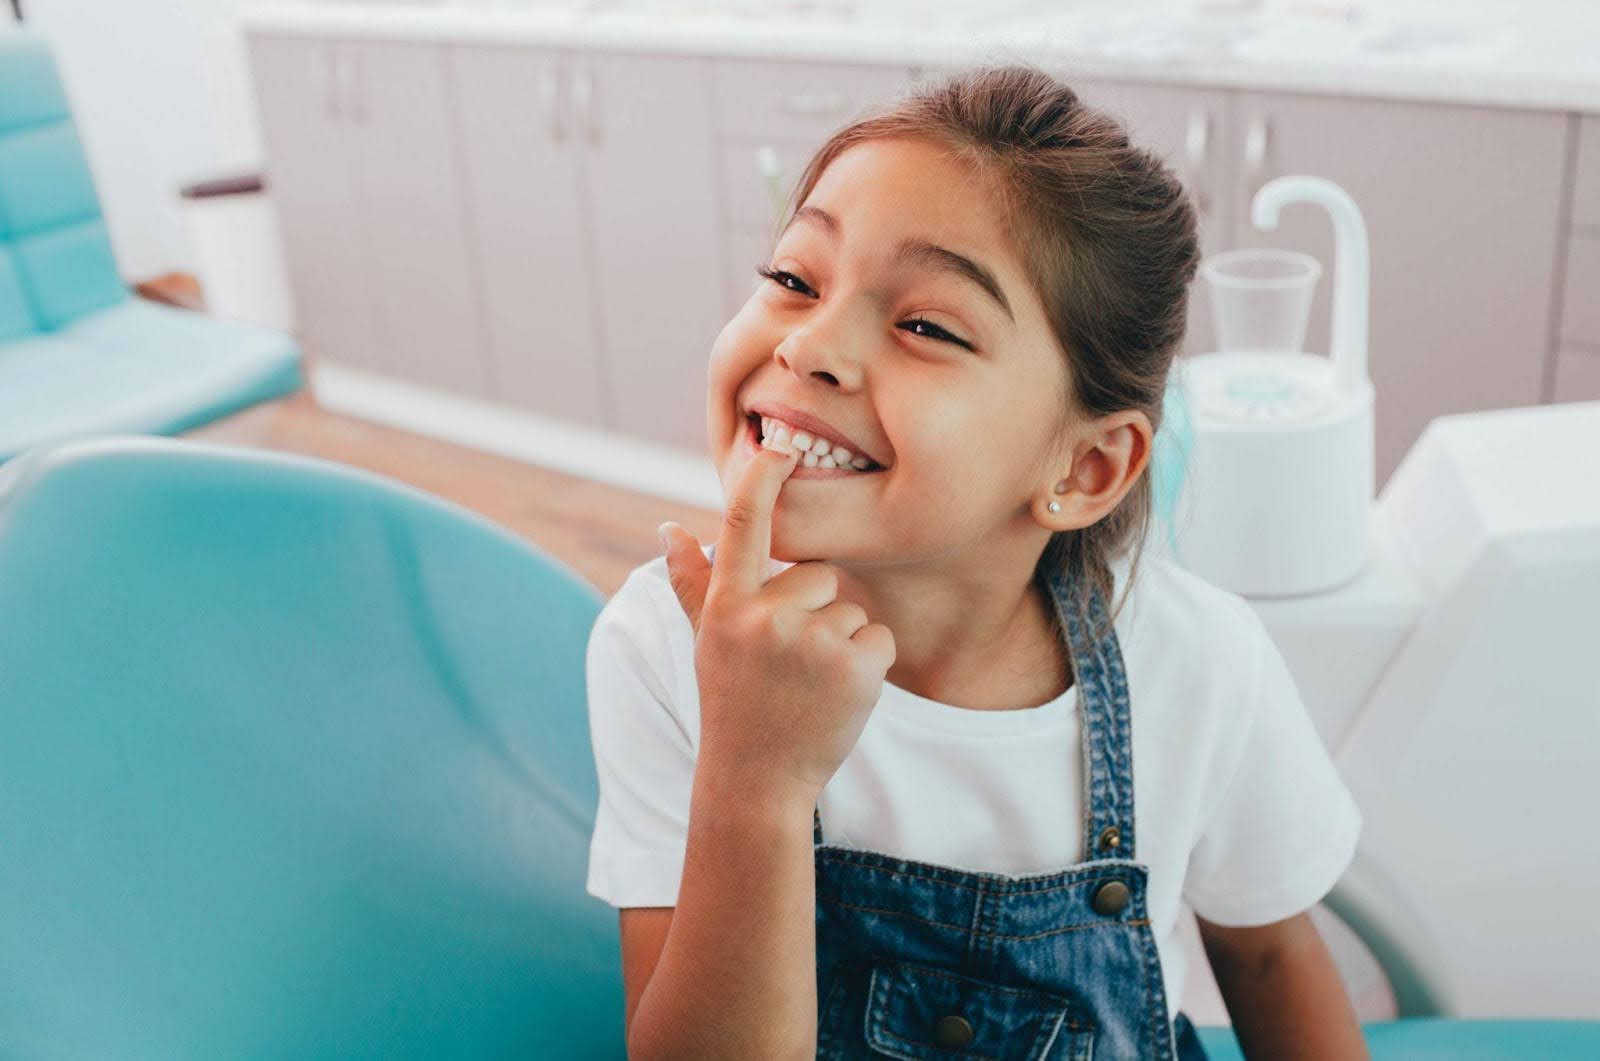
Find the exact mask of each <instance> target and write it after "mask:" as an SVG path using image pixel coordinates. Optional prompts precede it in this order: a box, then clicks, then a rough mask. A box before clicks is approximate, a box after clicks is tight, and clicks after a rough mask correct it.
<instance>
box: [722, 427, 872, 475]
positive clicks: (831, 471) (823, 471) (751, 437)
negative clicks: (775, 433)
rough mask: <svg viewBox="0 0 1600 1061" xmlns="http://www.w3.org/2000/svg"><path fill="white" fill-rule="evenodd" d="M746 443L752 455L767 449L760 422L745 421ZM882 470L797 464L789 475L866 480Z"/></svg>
mask: <svg viewBox="0 0 1600 1061" xmlns="http://www.w3.org/2000/svg"><path fill="white" fill-rule="evenodd" d="M744 441H745V448H746V449H748V450H749V451H750V452H751V453H760V452H761V451H762V450H763V449H765V448H766V447H765V446H763V445H762V444H761V423H760V421H756V420H748V419H747V420H745V422H744ZM882 470H883V469H882V468H877V469H874V470H873V471H870V472H858V471H855V470H854V469H845V468H807V467H806V466H805V465H804V464H798V463H797V464H796V465H795V466H794V471H792V472H790V473H789V478H790V479H865V478H866V477H867V476H869V475H875V474H877V473H878V472H880V471H882Z"/></svg>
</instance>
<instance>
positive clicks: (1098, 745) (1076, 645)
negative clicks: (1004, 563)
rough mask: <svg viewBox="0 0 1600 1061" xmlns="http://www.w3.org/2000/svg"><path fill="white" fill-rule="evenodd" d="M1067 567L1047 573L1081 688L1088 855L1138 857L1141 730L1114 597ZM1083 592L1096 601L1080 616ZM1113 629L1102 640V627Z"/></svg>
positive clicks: (1080, 729)
mask: <svg viewBox="0 0 1600 1061" xmlns="http://www.w3.org/2000/svg"><path fill="white" fill-rule="evenodd" d="M1074 581H1075V580H1069V579H1068V577H1067V576H1066V575H1065V574H1063V573H1061V572H1052V573H1051V574H1050V575H1049V576H1047V578H1046V583H1047V585H1048V588H1049V590H1050V597H1051V600H1052V601H1053V602H1054V603H1055V607H1056V615H1057V617H1058V618H1059V619H1060V628H1061V630H1062V631H1063V632H1064V634H1065V640H1066V642H1067V649H1068V651H1069V652H1070V653H1071V657H1072V675H1073V681H1074V682H1075V683H1076V684H1077V687H1078V732H1079V740H1080V742H1081V744H1082V749H1083V857H1084V859H1085V860H1089V859H1095V858H1129V859H1131V858H1133V857H1134V836H1133V730H1132V722H1131V719H1130V716H1129V708H1128V681H1127V674H1126V672H1125V671H1124V670H1123V665H1122V647H1121V645H1120V644H1119V643H1118V642H1117V632H1116V630H1115V629H1113V628H1111V627H1110V626H1109V625H1108V624H1107V622H1106V620H1107V610H1106V603H1105V600H1104V599H1103V597H1102V595H1101V593H1100V590H1099V589H1098V587H1096V586H1095V585H1094V583H1093V582H1092V581H1091V580H1089V579H1083V580H1081V582H1082V585H1081V587H1078V588H1077V589H1076V591H1075V587H1074V585H1073V582H1074ZM1078 592H1081V593H1083V594H1084V595H1085V596H1086V597H1087V600H1088V620H1089V621H1088V622H1087V623H1086V622H1085V621H1084V617H1083V616H1080V615H1079V609H1078V605H1077V602H1078ZM1099 629H1104V630H1105V633H1104V635H1103V636H1101V637H1099V638H1098V639H1097V638H1095V637H1094V633H1095V631H1096V630H1099Z"/></svg>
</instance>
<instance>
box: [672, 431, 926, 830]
mask: <svg viewBox="0 0 1600 1061" xmlns="http://www.w3.org/2000/svg"><path fill="white" fill-rule="evenodd" d="M798 463H799V455H798V454H797V453H795V452H793V451H789V452H779V451H776V450H767V449H763V450H761V451H760V452H759V453H757V454H756V455H755V456H754V458H753V459H752V460H751V461H750V463H749V465H748V466H747V467H746V468H745V471H744V474H743V475H742V476H741V477H740V479H739V482H738V484H737V485H736V486H735V488H734V490H733V494H732V496H731V497H729V499H728V505H727V510H726V512H725V513H724V516H723V522H722V536H721V537H720V538H718V539H717V548H716V554H715V555H716V563H715V564H711V563H708V562H707V560H706V557H705V554H704V553H703V552H702V551H701V548H700V543H699V542H698V541H696V540H695V538H694V536H693V535H692V534H690V533H689V532H688V531H686V530H684V529H683V528H682V527H679V526H678V525H677V524H675V523H670V522H669V523H664V524H662V527H661V530H662V533H663V536H664V537H666V538H667V543H668V544H667V570H668V572H669V573H670V575H671V578H672V588H673V590H674V591H675V592H676V593H677V595H678V603H679V604H681V605H682V606H683V610H684V613H685V614H686V615H688V617H689V622H690V623H691V624H692V625H693V627H694V633H695V653H694V662H695V672H696V675H697V677H698V681H699V685H700V752H699V762H700V764H701V765H702V766H704V765H706V764H707V763H714V764H715V768H716V769H717V770H719V771H732V772H733V773H734V774H737V775H738V776H740V777H744V778H748V779H750V780H752V781H753V782H756V783H760V784H763V785H765V784H771V783H778V784H783V785H798V793H799V796H800V797H803V798H805V799H806V800H807V801H809V802H815V800H816V798H817V796H818V795H819V794H820V793H821V792H822V787H823V786H824V785H825V784H827V782H828V779H829V778H830V777H832V776H833V774H834V771H836V770H838V768H839V764H840V763H842V762H843V761H844V759H845V756H847V755H849V754H850V749H851V748H853V747H855V743H856V740H857V739H858V738H859V737H860V736H861V730H862V728H863V727H864V726H865V725H866V723H867V716H868V714H870V713H871V710H872V707H873V705H874V704H876V703H877V702H878V697H879V695H880V694H881V692H882V690H883V679H884V675H885V674H887V673H888V670H889V667H890V665H891V664H893V663H894V655H895V651H894V635H893V634H892V633H890V631H889V628H888V627H887V626H884V625H883V624H881V623H869V622H868V621H867V613H866V612H865V611H864V610H863V609H862V608H861V606H860V605H858V604H853V603H851V602H849V601H841V600H835V599H834V598H835V596H836V595H837V594H838V590H839V578H838V572H837V571H836V570H835V569H834V568H833V567H831V566H830V565H828V564H826V563H823V562H822V561H806V562H804V563H798V564H795V565H794V566H792V567H790V568H788V569H787V570H784V571H782V572H780V573H779V574H778V575H776V576H775V577H773V578H771V579H770V580H769V579H766V577H765V576H766V571H767V563H768V561H769V559H770V557H771V554H772V509H773V507H774V506H775V505H776V503H777V499H778V491H779V490H780V489H781V488H782V486H783V483H784V480H785V479H787V478H788V477H789V473H790V472H791V471H793V470H794V468H795V465H796V464H798ZM697 769H699V767H697ZM797 798H798V797H797Z"/></svg>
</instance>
